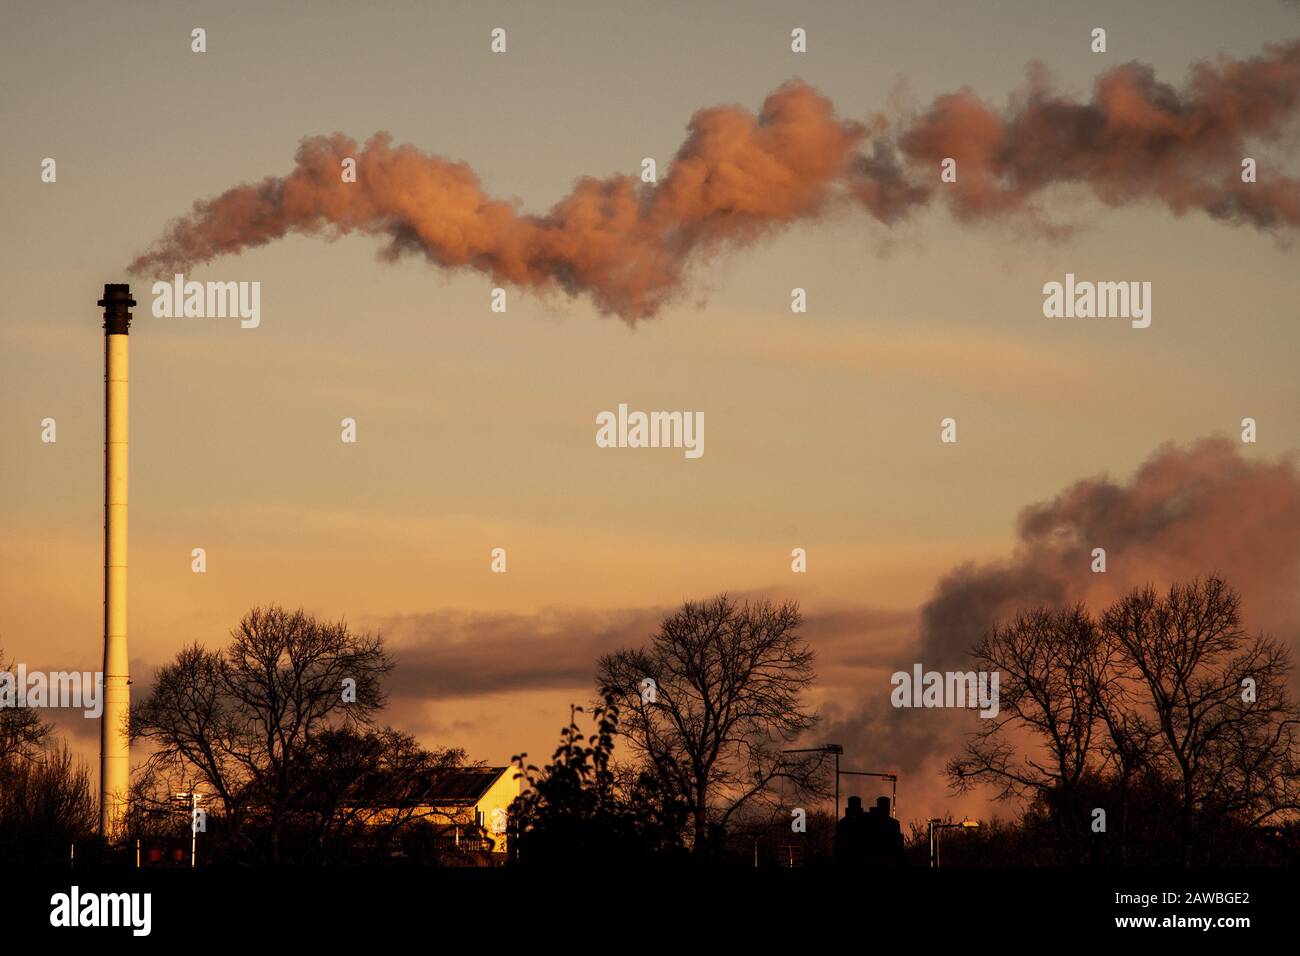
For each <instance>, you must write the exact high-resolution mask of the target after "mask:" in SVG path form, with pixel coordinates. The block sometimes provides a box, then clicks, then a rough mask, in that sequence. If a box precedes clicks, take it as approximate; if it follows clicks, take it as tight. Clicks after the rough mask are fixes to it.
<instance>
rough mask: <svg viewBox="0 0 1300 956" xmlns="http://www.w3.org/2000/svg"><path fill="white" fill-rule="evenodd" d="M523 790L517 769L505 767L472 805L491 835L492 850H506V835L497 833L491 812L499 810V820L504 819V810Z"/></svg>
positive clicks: (501, 851) (521, 779) (500, 851)
mask: <svg viewBox="0 0 1300 956" xmlns="http://www.w3.org/2000/svg"><path fill="white" fill-rule="evenodd" d="M522 792H523V778H522V777H521V776H520V775H519V770H518V769H517V768H515V767H507V768H506V770H505V773H503V774H501V776H499V777H498V778H497V779H496V782H495V783H493V784H492V786H491V787H489V788H488V790H487V792H486V793H485V794H483V796H482V797H480V798H479V801H478V803H476V804H475V805H474V810H475V812H476V813H477V814H481V815H482V819H483V826H484V828H485V829H486V830H487V832H488V835H489V836H491V837H492V840H493V842H494V844H495V846H494V851H495V852H497V853H504V852H505V851H506V835H505V833H504V832H502V833H498V832H497V831H496V828H495V826H494V823H495V822H497V821H494V819H493V812H494V811H496V810H500V811H501V814H500V818H499V819H500V821H504V820H505V817H506V812H507V811H508V810H509V808H510V804H511V803H513V802H514V800H515V797H517V796H519V794H520V793H522Z"/></svg>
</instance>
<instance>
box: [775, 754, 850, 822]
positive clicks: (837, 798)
mask: <svg viewBox="0 0 1300 956" xmlns="http://www.w3.org/2000/svg"><path fill="white" fill-rule="evenodd" d="M781 753H783V754H834V755H835V820H836V821H837V822H838V821H839V819H840V754H842V753H844V748H843V747H841V746H840V745H839V744H824V745H823V746H821V747H804V748H801V749H796V750H782V751H781Z"/></svg>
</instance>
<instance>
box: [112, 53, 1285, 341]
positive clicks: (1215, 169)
mask: <svg viewBox="0 0 1300 956" xmlns="http://www.w3.org/2000/svg"><path fill="white" fill-rule="evenodd" d="M1297 97H1300V40H1293V41H1290V42H1287V43H1284V44H1279V45H1270V46H1268V47H1266V48H1265V50H1264V52H1263V54H1261V55H1260V56H1256V57H1252V58H1250V59H1245V60H1234V59H1230V58H1227V57H1221V58H1219V59H1218V60H1217V61H1216V62H1214V63H1202V64H1198V65H1197V66H1196V67H1195V68H1194V69H1193V70H1192V73H1191V76H1190V78H1189V80H1188V82H1187V84H1186V85H1185V86H1184V88H1183V89H1181V90H1178V89H1175V88H1174V87H1172V86H1170V85H1168V84H1165V83H1161V82H1159V81H1157V80H1156V78H1155V75H1154V72H1153V71H1152V69H1151V68H1150V67H1148V66H1143V65H1141V64H1138V63H1129V64H1125V65H1123V66H1119V67H1116V68H1114V69H1112V70H1109V71H1107V72H1106V73H1104V74H1102V75H1101V76H1100V77H1099V78H1098V80H1097V82H1096V87H1095V89H1094V92H1093V95H1092V99H1091V100H1090V101H1088V102H1087V103H1081V102H1077V101H1074V100H1071V99H1069V98H1068V97H1065V96H1062V95H1059V94H1056V93H1053V92H1052V90H1051V88H1050V86H1049V83H1048V81H1047V79H1046V78H1045V76H1044V75H1043V72H1042V70H1041V69H1040V68H1038V67H1031V68H1030V71H1029V81H1028V83H1027V85H1026V87H1025V89H1023V90H1022V91H1021V92H1019V93H1018V94H1016V95H1015V96H1013V97H1012V99H1011V102H1010V104H1009V105H1008V107H1007V108H1006V109H997V108H995V107H993V106H990V105H988V104H986V103H985V102H983V101H982V100H980V99H979V98H978V97H977V96H976V95H975V94H974V93H972V92H971V91H970V90H967V89H963V90H961V91H959V92H956V93H952V94H948V95H945V96H941V97H939V98H938V99H936V100H935V101H934V102H933V104H931V105H930V106H929V107H928V108H927V109H925V110H923V111H921V112H920V113H919V114H917V115H916V116H914V117H911V118H910V119H908V120H906V121H903V122H900V123H897V124H895V127H896V128H894V129H891V128H890V124H889V123H888V122H887V121H886V120H885V119H884V117H883V116H876V117H874V118H872V119H871V121H870V122H869V123H865V124H863V123H858V122H853V121H848V120H843V119H840V118H838V117H837V116H836V114H835V110H834V107H833V106H832V105H831V103H830V101H829V100H828V99H827V98H826V97H825V96H823V95H822V94H821V93H819V92H817V91H816V90H814V89H813V88H812V87H810V86H807V85H806V84H804V83H802V82H800V81H798V80H794V81H791V82H789V83H787V84H785V85H784V86H782V87H781V88H779V89H778V90H776V91H775V92H774V93H772V94H771V95H770V96H768V97H767V99H766V100H765V101H764V102H763V106H762V108H761V109H760V110H759V112H758V114H757V115H754V114H752V113H750V112H749V111H747V110H744V109H742V108H740V107H737V106H719V107H714V108H711V109H705V110H701V111H700V112H698V113H696V114H695V116H694V117H693V118H692V119H691V121H690V124H689V127H688V129H689V135H688V136H687V138H686V141H685V142H684V143H683V144H682V146H681V148H680V149H679V150H678V152H677V155H676V157H675V158H674V160H673V162H672V164H671V167H670V168H669V170H668V172H667V174H666V175H665V176H664V178H663V179H662V181H660V182H659V183H657V184H646V183H643V182H641V180H640V179H639V178H638V177H635V176H630V175H615V176H609V177H607V178H605V179H593V178H589V177H588V178H582V179H579V180H578V181H577V182H576V183H575V185H574V187H573V189H572V191H571V192H570V193H569V194H568V195H567V196H565V197H564V198H563V199H561V200H560V201H559V202H558V203H557V204H556V205H555V206H554V207H553V208H552V209H551V210H550V212H548V213H546V214H545V215H529V214H524V213H521V212H520V211H519V208H518V205H517V203H514V202H508V201H504V200H501V199H493V198H492V197H490V196H487V195H486V194H485V193H484V192H483V189H482V186H481V184H480V182H479V180H478V177H477V176H476V175H475V174H474V171H473V170H472V169H470V168H469V167H468V166H467V165H465V164H464V163H458V162H453V161H451V160H448V159H444V158H442V157H439V156H432V155H427V154H425V153H421V152H420V151H419V150H417V149H415V148H414V147H412V146H393V145H392V143H391V140H390V138H389V137H388V135H387V134H384V133H377V134H375V135H374V136H372V137H371V138H370V139H369V140H368V141H367V142H366V144H365V145H364V146H363V147H361V148H360V149H359V150H358V147H357V144H356V142H355V141H353V140H351V139H349V138H348V137H346V136H343V135H342V134H338V133H336V134H334V135H332V136H316V137H310V138H308V139H304V140H303V141H302V144H301V145H300V146H299V148H298V154H297V157H296V161H295V167H294V169H293V171H292V172H290V173H289V174H288V175H287V176H283V177H270V178H267V179H264V180H262V181H261V182H260V183H255V184H245V185H241V186H236V187H235V188H233V189H230V190H228V191H226V192H225V193H222V194H221V195H220V196H217V197H216V198H214V199H205V200H200V201H198V202H196V203H195V204H194V208H193V210H192V211H191V212H190V213H189V215H187V216H184V217H182V218H180V219H177V220H174V221H173V222H172V223H171V224H170V225H169V226H168V227H167V229H166V231H165V233H164V235H163V236H162V238H161V239H160V240H159V241H158V242H157V243H156V244H155V245H154V246H153V248H152V249H150V250H149V251H148V252H146V253H144V254H143V255H141V256H139V257H138V258H137V259H136V260H135V261H134V262H133V263H132V264H131V266H130V271H131V272H132V273H134V274H136V275H152V276H169V275H171V274H172V273H174V272H185V271H188V270H190V269H191V268H192V267H194V266H195V265H198V264H201V263H205V262H208V261H210V260H212V259H214V258H216V257H217V256H221V255H227V254H233V253H238V252H241V251H243V250H244V249H248V248H252V247H255V246H261V245H265V244H266V243H268V242H271V241H273V240H275V239H279V238H282V237H284V236H285V235H288V234H290V233H300V234H309V235H324V236H326V237H328V238H335V237H338V236H342V235H346V234H348V233H351V232H354V231H355V232H360V233H363V234H367V235H374V236H377V237H380V238H381V239H383V240H384V245H383V247H382V250H381V256H382V257H383V258H385V259H390V260H394V259H397V258H399V257H401V256H402V255H403V254H406V253H411V254H422V255H423V256H425V257H426V258H427V259H428V260H429V261H430V262H432V263H434V264H436V265H438V266H440V267H442V268H446V269H465V268H467V269H474V270H477V271H479V272H481V273H483V274H485V275H487V276H489V277H491V279H492V280H493V281H494V282H499V283H505V284H512V285H514V286H517V287H520V288H524V289H530V290H535V291H546V290H559V291H563V292H565V293H567V294H568V295H570V296H579V295H586V296H590V298H591V299H592V301H593V302H594V303H595V305H596V307H597V308H598V309H600V310H601V311H602V312H604V313H609V314H615V315H618V316H621V317H622V318H624V319H626V320H627V321H629V322H635V321H636V320H637V319H640V318H645V317H648V316H651V315H654V314H655V312H656V311H658V309H659V308H660V307H662V306H663V305H664V304H665V303H666V302H668V301H670V300H671V299H672V298H673V297H674V296H675V295H677V294H678V293H680V292H681V291H682V289H683V286H684V282H685V276H686V273H687V270H688V269H689V267H690V266H691V264H692V263H693V262H695V261H697V260H698V259H700V258H701V257H705V256H708V255H709V254H711V253H713V252H716V251H718V250H721V249H725V248H727V247H738V246H744V245H747V244H749V243H752V242H754V241H755V240H757V239H759V238H760V237H762V236H763V235H765V234H767V233H769V232H772V231H773V230H776V229H779V228H782V227H785V226H788V225H790V224H791V223H795V222H798V221H800V220H808V219H815V218H817V217H818V216H820V215H821V214H822V213H824V212H825V211H826V210H828V209H830V208H832V207H833V206H838V205H843V204H856V205H858V206H860V207H861V208H862V209H864V210H866V211H867V212H868V213H869V214H870V215H871V216H872V217H874V218H875V219H877V220H879V221H881V222H883V223H886V224H892V223H895V222H899V221H901V220H904V219H906V218H907V217H908V216H909V215H911V214H912V213H913V212H914V211H915V210H917V209H919V208H922V207H924V206H926V205H928V204H929V203H930V202H931V201H932V200H934V199H935V198H936V197H940V196H942V197H944V199H945V200H946V202H947V205H948V207H949V208H950V210H951V211H952V213H953V215H954V216H955V217H956V218H957V219H958V220H959V221H962V222H974V221H978V220H986V219H990V218H1002V217H1006V216H1008V215H1015V216H1019V217H1022V218H1023V219H1024V220H1025V221H1026V222H1028V223H1031V224H1033V225H1036V226H1038V227H1040V228H1041V229H1042V230H1043V231H1045V232H1047V233H1049V234H1064V233H1065V232H1067V231H1068V229H1065V228H1062V227H1059V226H1054V225H1051V224H1050V223H1048V222H1047V221H1046V219H1045V218H1044V213H1043V210H1042V209H1041V208H1039V206H1038V204H1037V200H1038V199H1039V197H1040V196H1041V194H1043V193H1044V191H1045V190H1046V189H1047V188H1048V187H1050V186H1054V185H1059V184H1076V185H1079V186H1082V187H1085V188H1086V189H1088V190H1090V191H1091V192H1092V193H1093V194H1094V195H1095V196H1096V197H1097V198H1098V199H1099V200H1101V201H1102V202H1103V203H1106V204H1109V205H1121V204H1129V203H1137V202H1144V201H1151V202H1158V203H1162V204H1163V205H1165V206H1166V207H1167V208H1168V209H1170V210H1171V211H1172V212H1174V213H1175V214H1179V215H1181V214H1183V213H1185V212H1187V211H1189V210H1199V211H1201V212H1204V213H1206V214H1208V215H1210V216H1212V217H1214V218H1216V219H1220V220H1223V221H1225V222H1230V223H1233V224H1248V225H1252V226H1254V227H1256V228H1259V229H1268V230H1285V229H1293V228H1295V227H1297V226H1300V180H1297V179H1294V178H1290V177H1287V176H1284V175H1280V174H1279V173H1278V172H1277V171H1276V170H1275V169H1274V168H1272V167H1271V166H1269V165H1268V164H1266V163H1261V169H1260V170H1259V173H1258V182H1253V183H1245V182H1242V176H1241V162H1242V159H1243V158H1244V157H1246V156H1248V155H1249V156H1252V158H1256V159H1259V158H1260V157H1257V156H1254V155H1253V154H1252V153H1251V152H1250V151H1249V150H1248V148H1247V146H1248V143H1252V142H1275V141H1277V140H1278V139H1279V138H1280V137H1281V136H1282V134H1283V132H1284V126H1285V124H1286V122H1287V121H1288V120H1289V119H1290V118H1291V117H1292V115H1293V114H1294V112H1295V108H1296V103H1297ZM349 157H351V158H354V159H356V161H357V167H358V176H357V181H356V182H354V183H353V182H344V181H343V177H342V175H341V171H342V162H343V160H344V159H345V158H349ZM946 158H952V159H955V160H956V161H957V166H956V172H957V178H956V181H955V182H951V183H942V184H941V183H940V181H939V171H940V163H941V162H942V161H943V160H944V159H946Z"/></svg>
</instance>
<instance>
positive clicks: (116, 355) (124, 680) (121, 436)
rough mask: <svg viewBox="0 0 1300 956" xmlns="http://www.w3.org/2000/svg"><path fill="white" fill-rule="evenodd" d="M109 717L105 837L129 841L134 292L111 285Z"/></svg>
mask: <svg viewBox="0 0 1300 956" xmlns="http://www.w3.org/2000/svg"><path fill="white" fill-rule="evenodd" d="M98 305H101V306H103V307H104V713H103V719H102V725H101V727H100V746H99V830H100V833H101V834H102V835H103V836H104V837H105V838H106V839H108V840H109V841H110V842H116V841H118V840H120V839H122V837H123V836H124V833H123V828H124V824H125V820H126V805H127V790H128V787H129V785H130V772H131V765H130V737H129V732H128V727H127V720H128V717H129V711H130V708H131V687H130V684H131V680H130V676H129V675H128V673H127V654H126V483H127V457H126V455H127V417H128V414H129V411H128V406H127V379H128V367H127V337H126V336H127V332H128V331H129V330H130V326H131V307H132V306H133V305H135V299H133V298H131V287H130V286H129V285H126V284H125V283H106V284H105V285H104V298H102V299H100V300H99V302H98Z"/></svg>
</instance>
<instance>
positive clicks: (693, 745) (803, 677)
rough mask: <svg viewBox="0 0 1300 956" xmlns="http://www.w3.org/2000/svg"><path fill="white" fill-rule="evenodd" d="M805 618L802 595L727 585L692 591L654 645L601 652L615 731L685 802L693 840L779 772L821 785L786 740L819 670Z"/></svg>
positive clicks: (803, 720)
mask: <svg viewBox="0 0 1300 956" xmlns="http://www.w3.org/2000/svg"><path fill="white" fill-rule="evenodd" d="M801 624H802V618H801V616H800V613H799V607H798V605H797V604H795V603H784V604H780V605H773V604H771V603H769V602H767V601H758V602H755V603H753V604H744V605H737V604H736V603H735V602H734V601H732V600H731V599H730V598H729V597H727V595H725V594H723V595H719V596H718V597H715V598H713V599H711V600H708V601H703V602H698V603H697V602H690V601H688V602H686V603H685V604H683V605H682V607H681V608H680V609H679V610H678V611H676V612H675V613H674V614H671V615H670V616H668V617H667V618H665V619H664V621H663V623H662V625H661V626H660V628H659V631H658V633H657V634H655V635H654V637H653V638H652V639H651V641H650V644H649V645H648V646H646V647H643V648H639V649H630V650H622V651H619V652H617V653H614V654H609V655H606V656H605V657H602V658H601V660H600V663H599V669H598V678H597V679H598V683H599V686H600V691H601V693H602V695H608V696H610V697H612V698H613V699H614V701H615V702H616V703H617V705H618V707H619V710H620V712H621V714H622V715H623V719H622V722H621V723H620V725H619V734H620V735H622V736H623V737H624V738H625V739H626V740H627V741H628V742H629V743H630V744H631V747H632V750H633V751H634V752H635V753H636V754H637V756H638V757H639V758H640V759H641V760H642V761H643V763H644V764H645V766H646V768H647V769H649V770H652V771H653V772H655V773H657V774H659V775H661V777H662V779H663V781H664V784H665V789H667V790H669V791H670V792H672V793H673V794H675V796H676V797H677V798H678V799H679V800H680V801H681V802H682V803H683V804H685V806H686V807H687V808H688V810H689V814H690V818H691V821H692V829H693V832H694V841H693V846H694V848H695V850H696V851H697V852H699V851H702V850H703V849H704V848H705V847H706V846H707V845H708V843H709V836H710V830H711V828H713V827H717V828H725V826H726V824H727V822H728V821H729V820H730V819H731V818H732V817H733V816H734V815H735V814H737V813H739V812H740V811H741V810H742V809H743V808H745V807H746V806H748V805H750V804H752V803H755V802H759V801H763V800H765V799H769V798H770V797H771V794H772V788H773V785H774V784H775V783H776V782H777V781H778V780H789V781H793V783H794V784H795V787H796V789H797V790H800V791H809V792H814V793H820V789H819V786H818V764H817V762H816V761H813V760H809V759H806V758H800V757H795V756H791V755H786V754H783V753H782V752H781V751H782V749H783V747H784V746H786V745H788V744H789V743H790V742H792V741H794V740H795V739H797V738H798V737H800V736H801V735H803V734H804V733H806V732H807V731H808V730H809V729H811V728H812V727H813V726H814V724H815V723H816V720H817V717H816V715H815V714H813V713H811V712H809V711H807V710H805V709H804V706H803V701H802V695H803V692H804V691H805V690H806V689H807V688H808V686H809V685H810V684H811V683H812V682H813V679H814V674H813V652H812V651H811V650H809V649H808V647H807V644H806V642H805V641H804V640H803V639H802V638H801V637H800V636H799V635H798V630H799V627H800V625H801Z"/></svg>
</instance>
